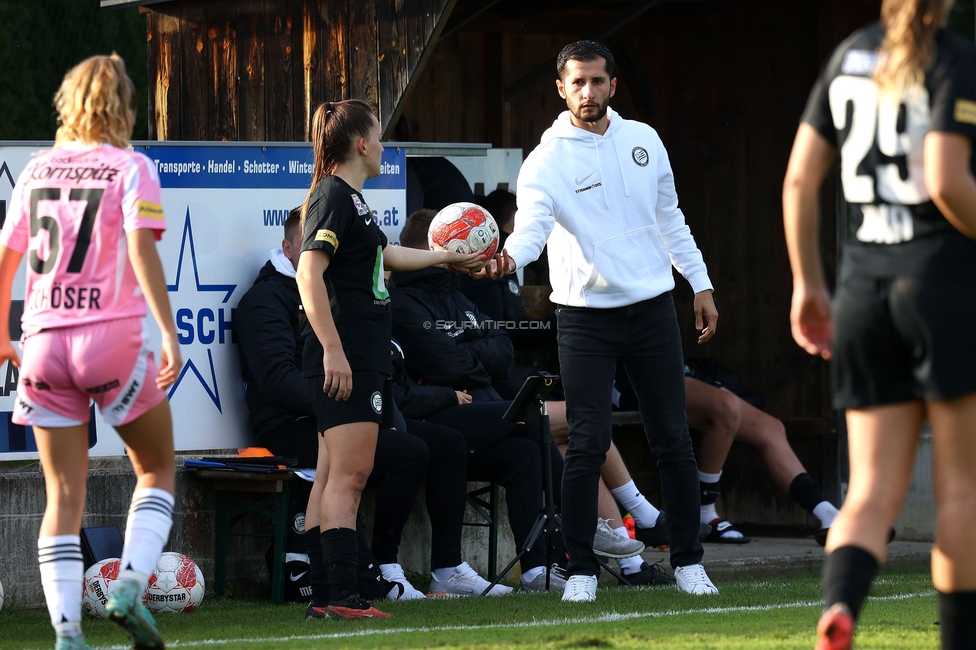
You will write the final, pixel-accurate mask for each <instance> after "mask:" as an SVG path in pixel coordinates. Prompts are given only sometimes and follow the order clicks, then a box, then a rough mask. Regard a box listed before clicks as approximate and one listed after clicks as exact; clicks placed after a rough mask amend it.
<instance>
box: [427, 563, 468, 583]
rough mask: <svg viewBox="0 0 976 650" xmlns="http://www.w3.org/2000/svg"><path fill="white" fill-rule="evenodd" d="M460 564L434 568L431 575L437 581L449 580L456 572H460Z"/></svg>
mask: <svg viewBox="0 0 976 650" xmlns="http://www.w3.org/2000/svg"><path fill="white" fill-rule="evenodd" d="M460 572H461V569H460V565H458V566H456V567H453V566H449V567H442V568H440V569H433V570H432V571H431V572H430V577H431V578H433V579H434V581H435V582H447V581H448V580H450V579H451V576H452V575H454V574H455V573H460Z"/></svg>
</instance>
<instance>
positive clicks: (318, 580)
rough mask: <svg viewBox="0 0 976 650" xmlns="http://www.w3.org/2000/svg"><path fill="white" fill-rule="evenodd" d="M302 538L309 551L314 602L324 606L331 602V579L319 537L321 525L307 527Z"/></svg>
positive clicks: (310, 578) (307, 551)
mask: <svg viewBox="0 0 976 650" xmlns="http://www.w3.org/2000/svg"><path fill="white" fill-rule="evenodd" d="M302 539H303V540H305V552H306V553H308V565H309V580H310V581H311V585H312V604H313V605H315V606H316V607H318V606H322V607H324V606H325V605H327V604H328V603H329V579H328V577H327V576H326V574H325V564H324V563H323V562H322V539H321V538H320V537H319V527H318V526H316V527H315V528H308V529H306V531H305V534H304V535H302Z"/></svg>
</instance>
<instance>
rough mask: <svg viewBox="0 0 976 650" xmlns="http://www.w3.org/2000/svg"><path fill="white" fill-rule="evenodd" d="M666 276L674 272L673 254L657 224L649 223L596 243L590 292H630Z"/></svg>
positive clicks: (588, 292) (611, 293)
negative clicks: (669, 252) (666, 245)
mask: <svg viewBox="0 0 976 650" xmlns="http://www.w3.org/2000/svg"><path fill="white" fill-rule="evenodd" d="M666 275H667V276H670V275H671V257H670V256H669V255H668V251H667V249H666V248H665V247H664V242H663V241H661V235H660V234H659V233H658V229H657V226H646V227H644V228H638V229H637V230H632V231H630V232H625V233H623V234H622V235H617V236H616V237H611V238H610V239H605V240H603V241H602V242H598V243H597V244H595V245H594V247H593V273H592V274H591V276H590V279H589V281H588V282H587V283H586V293H587V294H596V293H599V294H605V295H614V294H621V293H630V292H631V291H633V290H635V289H639V288H640V287H641V286H643V285H646V284H647V283H649V282H652V281H654V280H655V279H659V278H661V277H664V276H666Z"/></svg>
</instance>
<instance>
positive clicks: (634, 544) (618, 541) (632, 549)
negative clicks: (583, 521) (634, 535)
mask: <svg viewBox="0 0 976 650" xmlns="http://www.w3.org/2000/svg"><path fill="white" fill-rule="evenodd" d="M593 552H594V553H596V554H597V555H602V556H604V557H615V558H620V559H623V558H625V557H634V556H635V555H640V554H641V553H643V552H644V542H641V541H638V540H636V539H631V538H629V537H624V536H623V535H621V534H620V533H618V532H617V531H615V530H614V529H613V528H610V524H608V523H607V520H606V519H602V518H599V517H598V518H597V520H596V532H595V533H594V534H593Z"/></svg>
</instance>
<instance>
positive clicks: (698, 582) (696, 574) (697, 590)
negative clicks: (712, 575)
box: [674, 564, 718, 596]
mask: <svg viewBox="0 0 976 650" xmlns="http://www.w3.org/2000/svg"><path fill="white" fill-rule="evenodd" d="M674 579H675V580H676V581H677V587H678V591H683V592H685V593H689V594H694V595H696V596H706V595H709V594H715V595H718V589H717V588H716V587H715V585H713V584H712V581H711V580H709V579H708V574H707V573H705V567H703V566H702V565H700V564H689V565H688V566H679V567H678V568H677V569H675V570H674Z"/></svg>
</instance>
